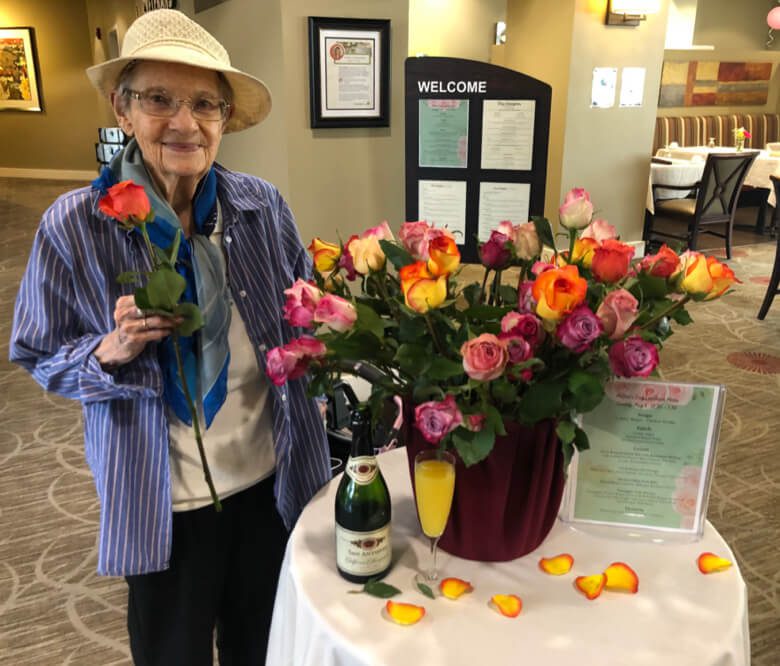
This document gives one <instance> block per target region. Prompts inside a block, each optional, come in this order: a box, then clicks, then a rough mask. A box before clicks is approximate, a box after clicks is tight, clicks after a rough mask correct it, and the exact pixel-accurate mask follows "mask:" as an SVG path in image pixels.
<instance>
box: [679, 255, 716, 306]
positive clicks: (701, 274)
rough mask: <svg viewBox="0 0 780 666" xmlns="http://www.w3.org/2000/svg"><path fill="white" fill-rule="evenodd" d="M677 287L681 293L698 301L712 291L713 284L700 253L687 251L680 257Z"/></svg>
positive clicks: (704, 258)
mask: <svg viewBox="0 0 780 666" xmlns="http://www.w3.org/2000/svg"><path fill="white" fill-rule="evenodd" d="M677 281H678V282H677V285H678V288H679V290H680V291H681V292H683V293H684V294H688V295H689V296H691V297H693V298H695V299H697V300H699V299H703V298H704V297H705V296H707V294H709V293H710V292H711V291H712V287H713V282H712V276H711V275H710V271H709V268H708V266H707V258H706V257H705V256H704V255H703V254H701V253H700V252H692V251H690V250H689V251H687V252H683V253H682V254H681V255H680V269H679V271H678V273H677Z"/></svg>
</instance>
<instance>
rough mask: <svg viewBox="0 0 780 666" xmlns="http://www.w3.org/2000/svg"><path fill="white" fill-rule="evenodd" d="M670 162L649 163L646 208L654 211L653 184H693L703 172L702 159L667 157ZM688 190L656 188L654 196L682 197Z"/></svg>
mask: <svg viewBox="0 0 780 666" xmlns="http://www.w3.org/2000/svg"><path fill="white" fill-rule="evenodd" d="M668 161H669V162H671V164H655V163H651V164H650V182H649V184H648V187H647V202H646V207H647V210H648V211H650V212H651V213H654V212H655V205H654V202H653V187H652V186H653V185H693V184H694V183H696V182H698V181H699V180H700V179H701V176H702V174H703V173H704V160H703V159H697V160H694V159H690V160H684V159H669V160H668ZM689 192H690V190H688V191H686V190H665V189H658V190H657V191H656V193H655V196H656V197H657V198H658V199H682V198H683V197H686V196H688V194H689Z"/></svg>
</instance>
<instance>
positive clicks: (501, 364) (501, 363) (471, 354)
mask: <svg viewBox="0 0 780 666" xmlns="http://www.w3.org/2000/svg"><path fill="white" fill-rule="evenodd" d="M460 353H461V356H463V369H464V370H465V371H466V374H467V375H468V376H469V377H471V378H472V379H476V380H477V381H480V382H487V381H490V380H491V379H495V378H496V377H499V376H500V375H501V373H502V372H504V368H505V367H506V364H507V362H508V361H509V354H508V352H507V349H506V345H505V344H504V343H503V342H502V341H501V340H499V339H498V338H497V337H496V336H495V335H493V334H492V333H483V334H482V335H480V336H478V337H476V338H473V339H472V340H467V341H466V342H464V343H463V345H462V346H461V348H460Z"/></svg>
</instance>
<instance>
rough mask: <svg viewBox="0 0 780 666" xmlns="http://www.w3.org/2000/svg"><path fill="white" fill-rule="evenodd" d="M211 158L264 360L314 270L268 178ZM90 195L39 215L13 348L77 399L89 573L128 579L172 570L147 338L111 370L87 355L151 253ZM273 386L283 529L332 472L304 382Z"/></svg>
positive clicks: (285, 331)
mask: <svg viewBox="0 0 780 666" xmlns="http://www.w3.org/2000/svg"><path fill="white" fill-rule="evenodd" d="M216 169H217V182H218V185H217V193H218V197H219V201H220V204H221V207H222V216H223V223H224V234H223V241H224V247H225V250H226V255H227V272H228V280H229V283H230V289H231V292H232V294H233V298H234V299H235V301H236V305H237V307H238V310H239V312H240V314H241V317H242V319H243V321H244V324H245V325H246V329H247V332H248V334H249V337H250V339H251V340H252V342H253V343H254V345H255V348H256V352H257V358H258V362H259V363H260V367H261V368H262V369H264V368H265V353H264V352H265V351H266V350H267V349H270V348H271V347H275V346H278V345H281V344H284V343H285V342H288V341H289V340H290V338H291V337H293V336H294V330H293V329H292V328H291V327H290V326H289V325H288V324H287V322H286V321H284V320H283V319H282V317H281V311H282V306H283V304H284V294H283V290H284V289H286V288H287V287H289V286H290V285H292V283H293V282H294V281H295V279H296V278H297V277H306V276H308V275H309V273H310V270H311V261H310V259H309V256H308V254H307V253H306V251H305V249H304V247H303V245H302V243H301V240H300V237H299V235H298V231H297V229H296V226H295V222H294V220H293V216H292V213H291V212H290V209H289V208H288V206H287V204H286V202H285V201H284V199H283V198H282V196H281V195H280V194H279V192H278V191H277V190H276V188H274V187H273V186H272V185H270V184H269V183H266V182H265V181H263V180H260V179H259V178H255V177H253V176H248V175H246V174H239V173H235V172H232V171H228V170H227V169H224V168H223V167H220V166H219V165H217V166H216ZM99 196H100V193H99V192H98V190H96V189H94V188H90V187H85V188H82V189H78V190H74V191H72V192H69V193H67V194H64V195H63V196H61V197H60V198H59V199H57V201H55V203H54V204H53V205H52V206H51V207H50V208H49V209H48V210H47V211H46V213H44V216H43V219H42V221H41V224H40V227H39V229H38V232H37V234H36V237H35V241H34V244H33V247H32V251H31V255H30V259H29V262H28V265H27V269H26V272H25V275H24V277H23V279H22V283H21V287H20V289H19V294H18V296H17V299H16V306H15V313H14V323H13V329H12V333H11V342H10V359H11V360H12V361H14V362H16V363H19V364H20V365H22V366H24V367H25V368H26V369H27V370H29V372H30V373H31V374H32V376H33V377H34V378H35V380H36V381H37V382H38V383H39V384H40V385H41V386H42V387H43V388H44V389H46V390H48V391H54V392H55V393H58V394H60V395H63V396H66V397H68V398H74V399H76V400H80V401H81V403H82V406H83V418H84V443H85V451H86V459H87V463H88V464H89V467H90V469H91V470H92V474H93V476H94V478H95V485H96V487H97V493H98V497H99V499H100V539H99V547H98V573H100V574H105V575H122V576H124V575H130V574H139V573H147V572H150V571H159V570H162V569H165V568H167V567H168V561H169V557H170V553H171V518H172V511H171V489H170V476H169V468H168V423H167V420H166V410H165V406H164V404H163V400H162V397H161V396H162V375H161V371H160V366H159V364H158V362H157V353H156V349H155V345H147V347H146V349H145V350H144V351H143V352H142V353H141V354H140V355H139V356H138V357H137V358H136V359H134V360H133V361H132V362H130V363H128V364H126V365H124V366H121V367H120V368H118V369H117V370H115V371H112V372H107V371H105V370H103V369H102V367H101V366H100V364H99V363H98V361H97V359H96V358H95V356H94V355H93V353H92V352H93V350H94V349H95V347H97V345H98V344H99V343H100V340H101V339H102V337H103V336H104V335H106V334H107V333H109V332H110V331H111V330H112V329H113V328H114V320H113V311H114V304H115V303H116V300H117V298H118V297H119V296H121V295H123V294H128V293H132V286H127V285H120V284H119V283H117V281H116V276H117V275H119V273H121V272H123V271H131V270H138V269H139V267H142V266H144V265H145V262H146V261H147V259H146V255H145V252H144V248H143V247H142V242H141V239H140V238H139V234H135V233H129V232H127V231H125V230H123V229H122V228H121V227H120V226H119V224H117V223H116V222H115V221H114V220H111V219H110V218H108V217H106V215H104V214H103V213H102V212H100V211H99V210H98V206H97V202H98V199H99ZM271 390H272V395H273V430H274V446H275V449H276V482H275V493H276V500H277V506H278V508H279V512H280V513H281V515H282V517H283V519H284V521H285V523H286V525H287V526H288V527H291V526H292V524H293V523H294V522H295V520H296V518H297V516H298V514H299V513H300V511H301V509H302V508H303V506H304V505H305V504H306V502H308V500H309V499H310V498H311V497H312V495H314V493H315V492H316V491H317V490H318V489H319V488H320V487H321V486H322V485H323V484H324V483H325V482H326V481H327V480H328V479H329V478H330V465H329V456H328V452H327V440H326V437H325V431H324V428H323V425H322V419H321V417H320V415H319V411H318V409H317V406H316V404H315V402H314V401H313V400H312V399H310V398H308V397H307V396H306V387H305V380H303V379H301V380H294V381H290V382H288V383H287V384H286V385H285V386H281V387H277V386H274V385H273V384H271ZM205 446H206V451H207V452H208V433H207V434H206V437H205Z"/></svg>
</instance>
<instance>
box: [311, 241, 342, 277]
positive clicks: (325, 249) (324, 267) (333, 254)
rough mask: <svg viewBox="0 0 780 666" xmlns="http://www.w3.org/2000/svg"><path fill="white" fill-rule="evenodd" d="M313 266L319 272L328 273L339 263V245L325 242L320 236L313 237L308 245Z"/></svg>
mask: <svg viewBox="0 0 780 666" xmlns="http://www.w3.org/2000/svg"><path fill="white" fill-rule="evenodd" d="M308 249H309V252H311V255H312V259H313V260H314V266H315V268H316V269H317V270H318V271H319V272H320V273H330V272H331V271H332V270H333V269H334V268H336V266H337V265H338V263H339V258H340V257H341V247H339V246H338V245H336V244H335V243H326V242H325V241H324V240H322V239H320V238H315V239H314V240H313V241H312V242H311V244H310V245H309V248H308Z"/></svg>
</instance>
